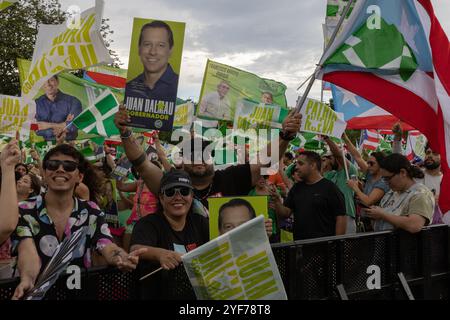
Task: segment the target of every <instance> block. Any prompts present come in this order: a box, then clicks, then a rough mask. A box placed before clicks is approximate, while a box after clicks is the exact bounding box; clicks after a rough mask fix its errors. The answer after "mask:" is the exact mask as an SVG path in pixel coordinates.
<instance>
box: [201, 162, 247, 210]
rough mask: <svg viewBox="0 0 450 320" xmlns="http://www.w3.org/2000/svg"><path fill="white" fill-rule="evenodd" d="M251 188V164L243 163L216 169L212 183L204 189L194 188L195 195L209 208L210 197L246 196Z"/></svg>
mask: <svg viewBox="0 0 450 320" xmlns="http://www.w3.org/2000/svg"><path fill="white" fill-rule="evenodd" d="M251 189H252V174H251V171H250V165H249V164H242V165H237V166H231V167H228V168H226V169H225V170H218V171H216V172H215V174H214V178H213V182H212V184H210V185H209V186H208V187H207V188H206V189H203V190H197V189H194V196H195V198H196V199H197V200H199V201H201V203H202V204H203V205H204V206H205V207H206V208H208V201H207V199H208V198H211V197H233V196H246V195H248V193H249V192H250V190H251Z"/></svg>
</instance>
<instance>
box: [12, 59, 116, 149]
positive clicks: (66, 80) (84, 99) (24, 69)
mask: <svg viewBox="0 0 450 320" xmlns="http://www.w3.org/2000/svg"><path fill="white" fill-rule="evenodd" d="M17 65H18V67H19V77H20V81H21V83H22V81H24V79H25V77H26V75H27V73H28V70H29V68H30V65H31V62H30V61H28V60H23V59H17ZM58 83H59V84H58V90H60V91H61V92H63V93H65V94H67V95H70V96H73V97H75V98H76V99H78V100H79V101H80V103H81V106H82V110H86V109H87V108H89V106H92V105H93V104H94V103H95V101H96V100H97V99H98V97H100V96H101V95H102V94H103V93H104V92H105V91H107V90H110V91H111V92H112V93H113V94H114V96H115V98H116V99H117V100H118V101H123V97H124V94H123V93H124V90H123V89H115V88H111V87H107V86H104V85H101V84H98V83H93V82H90V81H87V80H84V79H82V78H79V77H77V76H75V75H73V74H71V73H68V72H62V73H60V74H58ZM42 95H44V91H43V90H40V91H39V92H38V94H37V96H36V97H37V98H39V97H41V96H42ZM33 107H34V106H33ZM35 108H36V110H35V113H36V112H38V108H39V106H38V105H36V106H35ZM33 111H34V110H33ZM96 136H97V135H96V134H86V133H84V132H82V131H78V135H77V140H82V139H88V138H92V137H96ZM30 138H31V140H32V142H39V141H43V140H44V138H43V137H41V136H38V135H37V134H36V133H35V132H33V131H32V132H31V134H30Z"/></svg>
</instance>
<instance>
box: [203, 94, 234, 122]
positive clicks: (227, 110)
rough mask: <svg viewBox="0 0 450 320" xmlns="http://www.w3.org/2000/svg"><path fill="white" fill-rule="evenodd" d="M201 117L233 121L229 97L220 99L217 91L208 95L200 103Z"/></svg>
mask: <svg viewBox="0 0 450 320" xmlns="http://www.w3.org/2000/svg"><path fill="white" fill-rule="evenodd" d="M199 115H200V116H205V117H209V118H213V119H218V120H233V119H231V104H230V100H229V99H228V97H223V99H220V96H219V93H218V92H217V91H215V92H210V93H208V94H206V95H205V96H204V97H203V98H202V101H201V102H200V112H199Z"/></svg>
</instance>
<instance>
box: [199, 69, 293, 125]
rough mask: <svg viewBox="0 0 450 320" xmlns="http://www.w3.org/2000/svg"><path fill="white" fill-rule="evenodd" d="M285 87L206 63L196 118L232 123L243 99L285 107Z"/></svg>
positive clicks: (274, 82)
mask: <svg viewBox="0 0 450 320" xmlns="http://www.w3.org/2000/svg"><path fill="white" fill-rule="evenodd" d="M285 92H286V86H285V85H284V84H282V83H281V82H277V81H274V80H270V79H264V78H260V77H258V76H257V75H255V74H253V73H250V72H247V71H243V70H240V69H237V68H234V67H231V66H227V65H225V64H221V63H218V62H214V61H211V60H208V62H207V64H206V70H205V75H204V77H203V85H202V90H201V93H200V99H199V101H200V103H199V106H198V109H197V116H199V117H203V118H207V119H215V120H227V121H231V122H232V121H233V120H234V115H235V112H236V106H237V103H238V102H239V101H241V100H243V99H248V100H252V101H255V102H258V103H259V102H263V103H266V104H275V105H279V106H281V107H285V108H286V107H287V102H286V96H285Z"/></svg>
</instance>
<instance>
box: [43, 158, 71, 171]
mask: <svg viewBox="0 0 450 320" xmlns="http://www.w3.org/2000/svg"><path fill="white" fill-rule="evenodd" d="M60 165H62V166H63V168H64V171H67V172H72V171H75V170H76V169H77V168H78V162H75V161H70V160H46V161H44V169H46V170H51V171H55V170H58V168H59V166H60Z"/></svg>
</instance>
